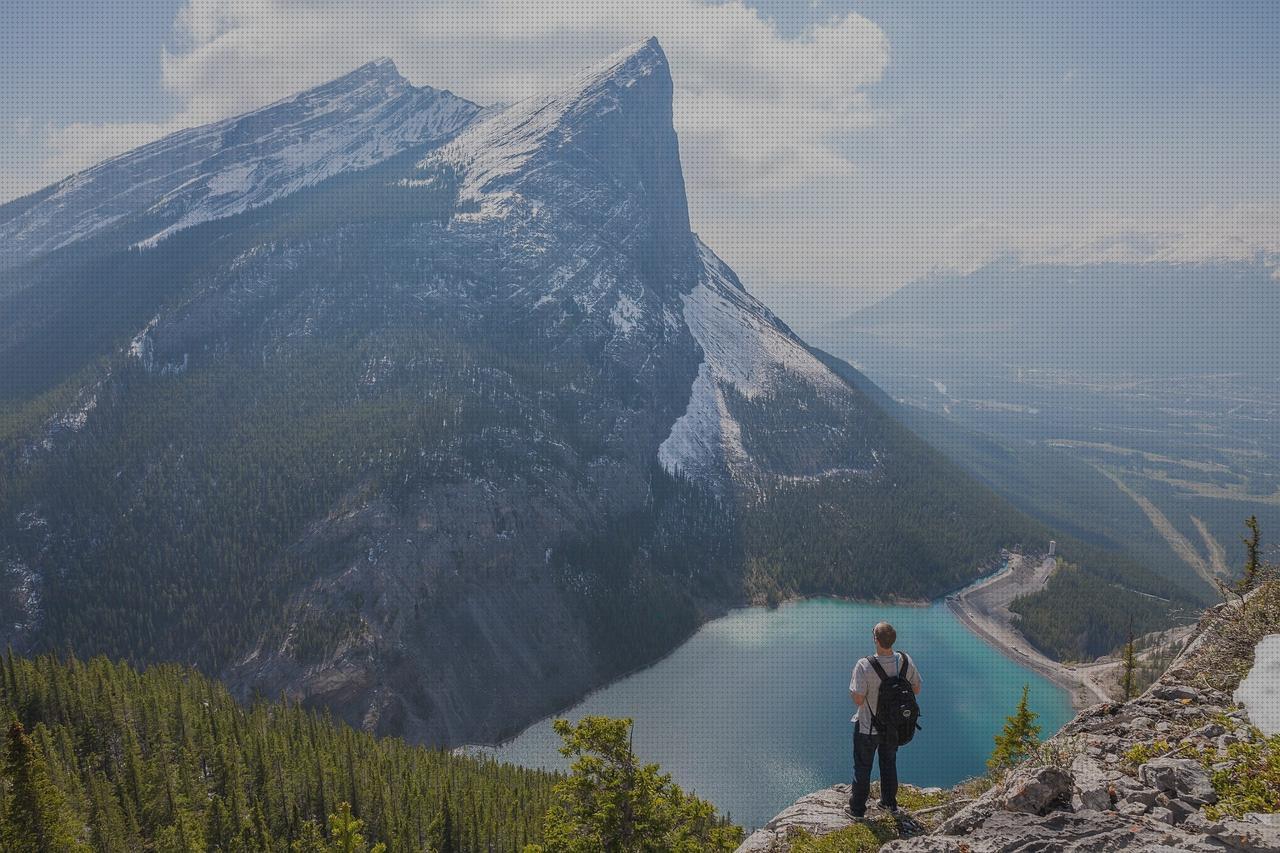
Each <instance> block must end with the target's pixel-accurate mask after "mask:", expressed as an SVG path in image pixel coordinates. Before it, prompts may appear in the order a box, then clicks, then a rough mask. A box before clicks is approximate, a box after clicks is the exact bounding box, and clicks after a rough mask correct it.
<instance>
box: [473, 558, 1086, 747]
mask: <svg viewBox="0 0 1280 853" xmlns="http://www.w3.org/2000/svg"><path fill="white" fill-rule="evenodd" d="M1021 559H1023V558H1022V555H1020V554H1009V555H1008V556H1007V557H1006V558H1005V559H1004V560H1003V561H1002V562H1001V563H1000V564H999V568H996V569H995V570H994V571H993V572H991V573H989V574H984V575H980V576H978V577H976V578H974V579H973V580H971V581H969V582H968V583H966V584H965V585H964V586H962V587H960V588H958V589H956V590H955V591H953V592H949V593H944V594H943V595H941V596H939V597H937V598H934V599H923V598H859V597H856V596H851V595H838V594H834V593H820V594H813V595H788V596H786V597H785V598H783V599H781V600H779V601H777V602H774V603H764V602H750V601H748V602H745V603H736V604H724V603H721V605H720V606H716V607H709V608H707V609H706V611H705V618H704V619H702V620H700V621H699V623H698V624H697V626H696V627H695V628H694V629H693V630H692V631H690V632H689V635H688V636H687V637H685V638H684V639H683V640H681V641H680V642H679V643H677V644H676V645H674V646H673V647H672V648H671V649H669V650H668V651H666V652H664V653H663V654H661V655H659V656H657V657H655V658H653V659H651V660H648V661H645V662H644V663H642V664H639V665H638V666H636V667H633V668H632V669H629V670H627V671H626V672H622V673H619V674H618V675H616V676H614V677H613V678H610V679H609V680H608V681H607V682H605V683H603V684H600V685H597V686H596V687H592V688H591V689H590V690H586V691H584V692H583V693H582V694H581V695H580V696H578V697H576V698H575V699H574V700H573V701H572V702H570V703H569V704H567V705H565V706H564V707H563V708H561V709H559V710H557V711H555V712H553V713H551V714H548V715H546V716H545V717H541V718H539V719H538V720H535V721H533V722H531V723H529V724H528V725H526V726H523V727H521V728H520V729H519V730H517V731H515V732H513V733H512V734H511V735H510V736H507V737H504V738H502V739H500V740H498V741H496V742H493V743H470V744H462V745H461V746H457V747H454V748H453V751H455V752H458V751H463V752H465V751H472V752H483V751H490V750H499V749H502V748H504V747H506V746H509V745H510V744H511V743H513V742H514V741H515V740H517V739H518V738H519V737H520V736H521V735H523V734H524V733H525V732H526V731H527V730H528V729H529V728H531V727H532V726H536V725H538V724H539V723H541V722H543V721H544V720H548V719H554V718H556V717H557V716H559V715H560V714H562V713H563V712H565V711H567V710H569V709H570V708H573V707H576V706H577V705H580V704H582V703H583V702H586V701H587V700H589V699H590V698H591V697H592V696H593V695H595V694H597V693H600V692H602V691H604V690H608V689H609V688H611V687H613V686H615V685H616V684H618V683H619V682H622V681H625V680H626V679H628V678H631V677H633V676H634V675H636V674H637V673H640V672H644V671H645V670H647V669H651V668H652V667H655V666H657V665H659V664H661V663H663V662H664V661H666V660H667V659H668V658H670V657H671V656H672V655H674V654H676V653H677V652H678V651H679V650H680V649H681V647H683V646H684V644H685V643H687V642H688V641H689V640H690V639H692V638H693V637H694V636H695V635H696V634H697V633H698V632H699V631H700V630H702V629H703V628H704V627H705V626H706V625H708V624H710V623H711V622H714V621H715V620H717V619H723V618H725V617H726V616H729V615H730V614H732V613H735V612H738V611H743V610H752V609H755V608H763V609H766V610H778V609H780V608H783V607H787V606H789V605H795V604H803V603H805V602H809V601H820V600H824V599H825V600H830V601H842V602H846V603H850V604H868V605H883V606H885V607H911V608H920V609H926V608H929V607H932V606H933V605H935V604H937V603H939V602H946V604H947V607H948V608H949V609H950V610H951V612H952V614H953V615H954V616H955V617H956V619H957V620H958V621H959V622H960V624H961V625H963V626H964V627H965V628H966V629H967V630H968V631H969V633H971V634H973V635H974V636H975V637H977V638H978V639H980V640H982V641H983V642H984V643H986V644H987V645H989V646H991V647H992V648H994V649H995V650H996V651H998V652H1000V653H1001V654H1003V655H1004V656H1005V657H1007V658H1009V659H1010V660H1012V661H1014V662H1015V663H1018V664H1021V665H1023V666H1026V667H1027V668H1028V669H1031V670H1033V671H1035V672H1036V673H1037V674H1039V675H1041V676H1043V677H1044V678H1046V679H1048V680H1049V681H1052V682H1053V683H1054V684H1055V685H1057V686H1058V687H1059V688H1061V689H1062V690H1064V691H1066V693H1067V694H1068V695H1069V696H1070V697H1071V704H1072V707H1073V708H1075V709H1076V710H1080V709H1082V708H1085V707H1088V705H1089V704H1091V703H1089V702H1087V701H1084V700H1085V698H1086V697H1087V696H1089V695H1090V691H1089V690H1088V688H1086V686H1085V684H1086V680H1085V679H1084V678H1082V677H1081V676H1079V675H1077V674H1075V671H1074V670H1072V669H1071V668H1068V667H1067V666H1066V665H1065V664H1062V663H1059V662H1057V661H1054V660H1052V659H1051V658H1048V657H1045V656H1044V655H1042V654H1040V653H1039V652H1036V651H1035V650H1034V648H1033V647H1032V646H1031V644H1030V643H1029V642H1027V641H1026V639H1025V638H1024V637H1022V634H1021V632H1019V631H1017V630H1016V629H1012V630H1013V633H1014V634H1015V635H1016V636H1017V637H1018V638H1021V639H1022V643H1023V647H1024V648H1027V649H1030V650H1031V651H1032V652H1034V653H1035V654H1036V655H1039V657H1040V658H1041V659H1042V661H1041V665H1039V666H1037V665H1036V663H1037V662H1036V661H1034V660H1032V659H1029V658H1028V657H1024V656H1021V655H1020V654H1019V653H1018V652H1017V651H1016V650H1015V647H1017V646H1018V644H1017V642H1016V641H1008V642H1007V641H1005V640H1004V639H1003V638H1002V635H1003V634H1004V633H1006V632H1004V631H1002V630H1000V628H999V626H998V623H994V622H989V621H988V620H986V619H984V617H983V615H982V614H981V613H980V612H975V608H972V607H966V606H964V601H965V600H966V599H967V597H968V596H970V595H971V594H972V593H974V592H977V591H979V590H982V589H986V588H988V587H989V586H994V585H995V584H997V583H999V582H1000V581H1001V580H1002V579H1003V578H1007V577H1008V576H1009V575H1010V567H1011V564H1012V563H1013V562H1014V561H1015V560H1021ZM1047 580H1048V578H1047V576H1046V577H1045V578H1044V581H1045V582H1047ZM1041 588H1043V583H1042V584H1041V586H1040V587H1036V588H1035V589H1022V588H1019V591H1018V592H1017V595H1026V594H1029V593H1032V592H1036V591H1038V590H1039V589H1041ZM1017 595H1015V596H1013V597H1017ZM953 600H958V601H957V602H956V603H955V604H953ZM1010 600H1012V599H1010ZM1101 663H1103V662H1102V661H1100V662H1099V664H1101ZM1099 664H1086V665H1085V666H1086V667H1093V666H1097V665H1099ZM1096 701H1109V699H1099V700H1096Z"/></svg>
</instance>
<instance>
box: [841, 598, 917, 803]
mask: <svg viewBox="0 0 1280 853" xmlns="http://www.w3.org/2000/svg"><path fill="white" fill-rule="evenodd" d="M871 637H872V639H873V640H874V641H875V644H876V653H875V654H874V655H868V656H867V657H865V658H861V659H860V660H859V661H858V663H857V664H856V665H855V666H854V668H853V675H852V677H851V678H850V679H849V695H850V696H852V697H853V704H854V705H856V706H857V708H858V711H857V713H856V714H854V716H853V719H852V720H851V722H853V723H854V724H855V725H854V729H853V794H852V796H851V797H850V798H849V809H848V811H849V815H850V817H853V818H861V817H863V816H864V815H865V814H866V811H867V797H868V796H870V793H871V765H872V762H873V761H874V760H875V757H876V754H877V753H879V755H880V805H881V806H882V807H883V808H885V809H888V810H889V811H891V812H896V811H897V810H898V747H899V746H902V745H903V744H906V743H908V742H909V741H910V740H911V738H912V737H913V736H914V735H915V733H916V729H918V728H920V726H919V724H918V723H917V720H918V719H919V718H920V706H919V705H918V704H917V703H916V696H917V695H919V693H920V672H919V671H918V670H917V669H916V667H915V665H914V664H913V663H912V662H911V659H910V658H908V657H907V655H906V653H905V652H898V653H897V654H895V653H894V651H893V644H894V643H896V642H897V641H898V632H897V631H895V630H893V626H892V625H890V624H889V623H888V622H881V623H880V624H878V625H876V627H875V628H874V629H873V630H872V632H871Z"/></svg>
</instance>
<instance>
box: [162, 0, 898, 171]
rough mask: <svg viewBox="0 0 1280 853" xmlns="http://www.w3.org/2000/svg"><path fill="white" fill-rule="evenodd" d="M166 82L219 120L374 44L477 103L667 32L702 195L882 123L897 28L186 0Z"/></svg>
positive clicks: (670, 1) (558, 11)
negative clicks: (791, 32)
mask: <svg viewBox="0 0 1280 853" xmlns="http://www.w3.org/2000/svg"><path fill="white" fill-rule="evenodd" d="M175 26H176V27H177V29H178V33H179V35H180V37H181V38H180V41H181V42H182V45H183V47H182V49H180V50H177V51H175V52H173V53H170V54H167V55H166V56H165V57H164V60H163V62H164V80H165V84H166V86H167V87H168V88H169V89H170V90H171V91H172V92H174V93H175V94H177V95H178V96H179V98H180V99H181V100H182V102H183V103H185V104H186V109H185V111H184V112H185V118H186V119H187V120H192V121H195V120H206V121H207V120H213V119H215V118H221V117H224V116H227V115H231V114H234V113H237V112H241V111H244V110H246V109H250V108H252V107H254V106H258V105H260V104H263V103H266V102H268V101H270V100H273V99H275V98H279V97H283V96H284V95H287V94H289V93H292V92H295V91H297V90H299V89H302V88H306V87H308V86H311V85H314V84H316V83H319V82H321V81H323V80H325V79H328V78H331V77H333V76H335V75H337V74H339V73H342V72H343V71H345V70H347V69H349V68H352V67H354V66H356V65H359V64H360V63H362V62H364V61H367V60H369V59H371V58H375V57H377V56H381V55H388V56H390V57H392V59H394V60H395V61H396V64H397V66H398V67H399V68H400V70H401V73H403V74H404V75H405V76H406V77H408V78H409V79H410V80H411V81H412V82H414V83H416V84H419V85H422V84H427V85H431V86H436V87H439V88H447V89H452V90H453V91H454V92H456V93H458V94H460V95H463V96H465V97H468V98H471V99H472V100H475V101H478V102H480V103H486V104H488V103H495V102H510V101H514V100H518V99H520V98H523V97H527V96H530V95H534V94H538V93H540V92H543V91H547V90H550V89H554V88H556V87H557V86H559V85H562V84H563V83H565V82H567V80H568V79H569V78H570V77H571V76H572V75H573V74H574V73H575V72H576V71H578V70H580V69H581V68H583V67H585V66H590V65H593V64H594V63H596V62H598V61H599V60H600V58H601V57H603V56H606V55H608V54H609V53H611V52H612V51H613V50H615V49H617V48H618V47H621V46H622V45H624V44H627V43H629V42H633V41H636V40H638V39H642V38H646V37H648V36H650V35H656V36H658V38H659V40H660V41H661V42H662V44H663V46H664V48H665V49H666V51H667V53H668V56H669V58H670V59H671V64H672V71H673V76H674V77H675V81H676V126H677V130H678V131H679V132H680V135H681V142H682V145H683V149H684V155H685V165H686V169H687V171H688V173H689V182H690V187H691V190H692V192H693V193H695V194H697V193H699V192H706V193H709V194H723V193H732V194H734V195H743V194H757V195H759V194H768V193H771V192H776V191H778V190H779V189H780V188H784V187H788V186H795V185H798V184H802V183H804V182H806V181H811V180H814V179H816V178H817V177H819V176H831V175H833V174H836V175H838V174H840V173H843V172H846V171H847V170H849V169H851V168H852V164H851V163H850V162H849V161H848V160H847V159H846V158H845V156H843V155H842V154H841V153H840V149H839V143H840V141H841V140H842V139H843V138H845V137H847V136H848V134H850V133H851V132H853V131H856V130H858V129H860V128H863V127H866V126H867V125H868V124H871V123H872V122H874V121H875V120H876V115H875V112H874V111H873V110H872V108H871V107H870V105H869V104H868V101H867V98H866V94H865V89H866V87H867V86H868V85H869V84H871V83H874V82H875V81H876V80H878V79H879V78H880V76H881V74H882V73H883V71H884V68H885V66H886V64H887V62H888V40H887V38H886V37H885V34H884V33H883V32H882V31H881V30H880V28H879V27H877V26H876V25H875V24H873V23H871V22H870V21H868V20H866V19H865V18H862V17H860V16H859V15H856V14H853V13H850V14H846V15H844V16H838V17H833V18H831V19H829V20H826V21H824V22H821V23H819V24H817V25H816V26H814V27H812V28H811V29H809V30H808V31H807V32H805V33H803V34H801V35H799V36H797V37H795V38H787V37H784V36H783V35H782V34H781V33H780V32H779V31H778V29H777V28H776V26H775V25H774V24H773V23H772V22H770V21H768V20H766V19H765V18H763V17H761V15H760V14H759V13H758V12H756V11H755V10H753V9H751V8H749V7H748V6H746V5H745V4H743V3H742V2H737V1H736V0H735V2H727V3H717V4H708V3H704V2H700V0H651V2H643V3H641V2H636V3H618V4H615V3H599V2H564V0H560V2H540V3H536V4H533V3H528V2H524V0H436V2H427V3H423V2H412V3H407V2H399V0H381V2H377V3H374V4H347V3H335V2H329V0H304V1H303V2H299V0H275V2H249V0H189V2H188V4H187V6H186V7H185V8H184V9H183V10H182V12H181V13H180V14H179V16H178V19H177V22H176V25H175Z"/></svg>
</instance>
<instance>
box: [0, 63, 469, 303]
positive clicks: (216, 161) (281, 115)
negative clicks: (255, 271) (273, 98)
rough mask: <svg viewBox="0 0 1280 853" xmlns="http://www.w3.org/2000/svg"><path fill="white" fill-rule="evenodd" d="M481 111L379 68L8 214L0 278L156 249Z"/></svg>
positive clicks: (180, 139) (65, 184)
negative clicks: (102, 247) (72, 249)
mask: <svg viewBox="0 0 1280 853" xmlns="http://www.w3.org/2000/svg"><path fill="white" fill-rule="evenodd" d="M479 111H480V108H479V107H477V106H476V105H475V104H473V103H471V102H469V101H466V100H464V99H462V98H458V97H456V96H454V95H453V94H452V93H450V92H443V91H437V90H435V89H432V88H430V87H424V88H416V87H414V86H411V85H410V84H409V82H408V81H407V80H405V79H404V78H403V77H401V76H400V73H399V72H398V71H397V70H396V67H395V65H394V64H393V63H392V62H391V60H389V59H381V60H378V61H377V62H371V63H369V64H368V65H365V66H362V67H361V68H358V69H356V70H355V71H353V72H351V73H350V74H348V75H346V76H345V77H341V78H339V79H337V80H334V81H332V82H330V83H327V84H325V85H323V86H319V87H317V88H315V89H311V90H309V91H307V92H303V93H302V94H299V95H296V96H294V97H292V98H287V99H285V100H283V101H279V102H277V103H274V104H271V105H270V106H266V107H263V108H262V109H259V110H255V111H253V112H251V113H247V114H245V115H242V116H238V117H236V118H232V119H227V120H226V121H220V122H216V123H214V124H209V125H205V126H203V127H196V128H192V129H191V130H184V131H181V132H179V133H175V134H173V135H172V136H167V137H165V138H164V139H161V140H159V141H158V142H153V143H151V144H150V145H144V146H143V147H141V148H139V149H137V150H135V151H130V152H128V153H127V154H123V155H121V156H119V157H115V158H112V159H110V160H107V161H106V162H103V163H100V164H98V165H97V166H94V167H92V168H90V169H86V170H85V171H83V172H79V173H77V174H75V175H72V176H71V177H69V178H67V179H65V180H63V181H59V182H58V183H56V184H54V185H53V186H50V187H48V188H46V189H44V190H41V191H39V192H37V193H34V194H32V195H30V196H27V197H25V198H21V199H17V200H16V201H12V202H9V203H8V204H5V205H3V206H0V269H4V268H7V267H12V266H15V265H17V264H20V263H22V262H23V261H26V260H30V259H32V258H35V257H38V256H40V255H42V254H46V253H48V252H51V251H54V250H56V249H59V248H62V247H63V246H68V245H71V244H73V243H77V242H80V241H82V240H86V239H90V238H92V237H95V236H100V235H102V236H105V233H110V235H111V237H110V240H111V243H112V244H113V245H114V246H117V247H119V246H124V245H129V244H130V243H133V244H136V245H138V246H140V247H147V246H152V245H154V244H156V243H157V242H159V241H160V240H163V239H164V238H165V237H168V236H169V235H171V234H173V233H175V232H177V231H179V230H181V229H184V228H190V227H191V226H193V225H198V224H199V223H201V222H208V221H210V220H213V219H220V218H222V217H226V216H233V215H235V214H237V213H240V212H242V211H245V210H249V209H251V208H255V207H260V206H262V205H264V204H269V203H270V202H272V201H275V200H277V199H280V198H283V197H285V196H287V195H289V194H290V193H293V192H296V191H297V190H299V189H301V188H303V187H308V186H311V185H313V184H316V183H319V182H320V181H323V180H324V179H326V178H329V177H332V176H333V175H337V174H339V173H342V172H347V171H350V170H352V169H362V168H366V167H368V166H372V165H374V164H376V163H379V162H381V161H383V160H386V159H387V158H388V157H392V156H394V155H395V154H398V153H400V152H401V151H404V150H405V149H407V148H410V147H413V146H418V145H423V144H430V143H432V142H437V141H439V140H441V139H444V138H447V137H449V136H450V135H452V134H453V133H454V132H456V131H457V130H458V129H459V128H461V127H462V126H463V125H465V124H467V122H469V121H470V120H471V119H472V118H474V117H475V116H476V114H477V113H478V112H479ZM2 293H3V291H2V290H0V294H2Z"/></svg>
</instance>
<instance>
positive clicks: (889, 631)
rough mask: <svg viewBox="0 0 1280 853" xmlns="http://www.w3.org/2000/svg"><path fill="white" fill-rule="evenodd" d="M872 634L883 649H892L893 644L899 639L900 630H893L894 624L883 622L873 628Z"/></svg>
mask: <svg viewBox="0 0 1280 853" xmlns="http://www.w3.org/2000/svg"><path fill="white" fill-rule="evenodd" d="M871 634H872V635H873V636H874V637H875V638H876V642H877V643H879V644H880V648H882V649H891V648H893V644H894V643H896V642H897V641H898V632H897V631H895V630H893V626H892V625H890V624H889V623H888V622H881V623H880V624H879V625H876V627H875V628H873V629H872V630H871Z"/></svg>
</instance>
